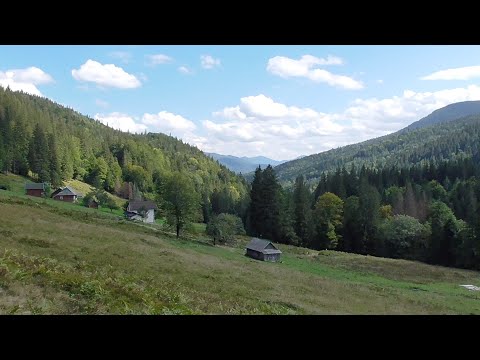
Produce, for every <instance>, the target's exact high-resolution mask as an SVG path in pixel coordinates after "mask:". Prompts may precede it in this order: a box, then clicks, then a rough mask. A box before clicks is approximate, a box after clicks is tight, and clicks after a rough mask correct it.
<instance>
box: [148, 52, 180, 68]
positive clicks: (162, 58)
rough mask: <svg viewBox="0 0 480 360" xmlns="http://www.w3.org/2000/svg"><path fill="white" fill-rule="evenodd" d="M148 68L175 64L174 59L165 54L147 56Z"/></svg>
mask: <svg viewBox="0 0 480 360" xmlns="http://www.w3.org/2000/svg"><path fill="white" fill-rule="evenodd" d="M145 57H146V58H147V65H148V66H155V65H160V64H168V63H171V62H173V58H172V57H170V56H168V55H165V54H155V55H145Z"/></svg>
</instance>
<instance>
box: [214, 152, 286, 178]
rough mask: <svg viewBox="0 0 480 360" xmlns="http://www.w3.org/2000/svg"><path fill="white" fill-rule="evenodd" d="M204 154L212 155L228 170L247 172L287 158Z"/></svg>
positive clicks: (276, 163)
mask: <svg viewBox="0 0 480 360" xmlns="http://www.w3.org/2000/svg"><path fill="white" fill-rule="evenodd" d="M205 154H206V155H208V156H210V157H212V158H213V159H215V160H218V162H219V163H220V164H222V165H225V166H226V167H227V168H229V169H230V170H232V171H234V172H236V173H243V174H245V173H249V172H251V171H254V170H255V169H256V168H257V167H258V166H261V167H262V168H265V167H267V166H268V165H269V164H270V165H272V166H277V165H280V164H283V163H285V162H287V161H288V160H282V161H278V160H273V159H269V158H267V157H265V156H255V157H247V156H242V157H238V156H233V155H221V154H216V153H205Z"/></svg>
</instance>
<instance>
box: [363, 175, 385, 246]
mask: <svg viewBox="0 0 480 360" xmlns="http://www.w3.org/2000/svg"><path fill="white" fill-rule="evenodd" d="M359 213H360V220H361V223H362V228H363V229H362V232H363V242H364V244H365V250H366V252H367V253H368V254H378V253H379V252H380V246H379V245H380V244H376V242H375V232H376V230H377V226H378V222H379V219H380V194H379V193H378V191H377V189H376V188H375V187H373V186H371V185H368V183H366V182H362V183H361V185H360V197H359Z"/></svg>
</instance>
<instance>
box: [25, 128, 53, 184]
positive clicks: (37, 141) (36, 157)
mask: <svg viewBox="0 0 480 360" xmlns="http://www.w3.org/2000/svg"><path fill="white" fill-rule="evenodd" d="M49 154H50V153H49V149H48V141H47V136H46V134H45V132H44V131H43V129H42V127H41V126H40V125H39V124H37V125H36V126H35V130H34V131H33V136H32V140H31V142H30V149H29V163H30V166H31V169H32V171H33V172H34V173H36V174H37V176H38V180H39V181H41V182H50V157H49Z"/></svg>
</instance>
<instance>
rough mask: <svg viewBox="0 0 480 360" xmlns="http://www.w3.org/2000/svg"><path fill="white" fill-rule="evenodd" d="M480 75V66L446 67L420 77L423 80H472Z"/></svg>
mask: <svg viewBox="0 0 480 360" xmlns="http://www.w3.org/2000/svg"><path fill="white" fill-rule="evenodd" d="M478 77H480V66H479V65H477V66H465V67H460V68H454V69H446V70H440V71H437V72H434V73H433V74H430V75H427V76H424V77H422V78H420V79H421V80H470V79H474V78H478Z"/></svg>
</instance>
